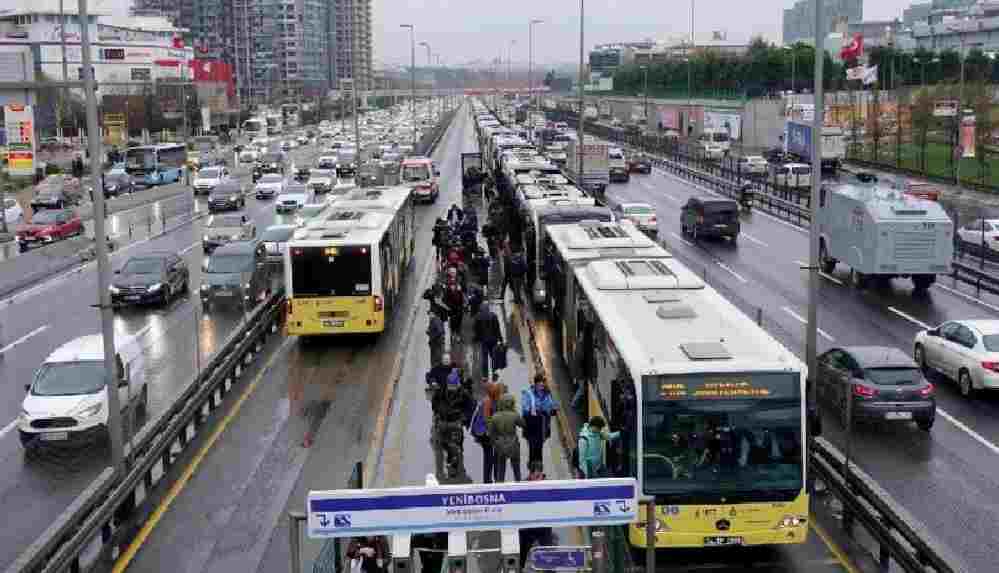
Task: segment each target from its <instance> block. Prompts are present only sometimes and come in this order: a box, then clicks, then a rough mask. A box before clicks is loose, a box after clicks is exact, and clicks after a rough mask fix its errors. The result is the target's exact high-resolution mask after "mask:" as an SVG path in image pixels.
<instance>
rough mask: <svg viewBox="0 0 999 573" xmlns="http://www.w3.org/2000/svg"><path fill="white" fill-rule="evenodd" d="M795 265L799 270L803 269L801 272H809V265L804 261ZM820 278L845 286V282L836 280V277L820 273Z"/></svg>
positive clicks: (796, 261)
mask: <svg viewBox="0 0 999 573" xmlns="http://www.w3.org/2000/svg"><path fill="white" fill-rule="evenodd" d="M794 264H796V265H798V268H799V269H801V270H803V271H807V270H808V263H806V262H804V261H799V260H795V261H794ZM819 276H820V277H822V278H824V279H826V280H827V281H829V282H834V283H836V284H838V285H839V286H843V281H841V280H839V279H838V278H836V277H834V276H832V275H829V274H826V273H824V272H822V271H819Z"/></svg>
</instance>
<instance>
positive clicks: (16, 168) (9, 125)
mask: <svg viewBox="0 0 999 573" xmlns="http://www.w3.org/2000/svg"><path fill="white" fill-rule="evenodd" d="M3 111H4V127H5V128H6V131H7V173H8V174H10V175H22V176H24V175H27V176H31V175H34V174H35V112H34V109H33V108H32V107H31V106H30V105H15V104H8V105H5V106H4V110H3Z"/></svg>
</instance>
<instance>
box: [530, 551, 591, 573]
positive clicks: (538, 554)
mask: <svg viewBox="0 0 999 573" xmlns="http://www.w3.org/2000/svg"><path fill="white" fill-rule="evenodd" d="M587 549H588V548H587V547H534V548H532V549H531V552H530V554H528V556H527V562H528V563H529V564H530V565H531V569H534V570H535V571H578V570H580V569H585V568H586V567H587V564H586V553H587Z"/></svg>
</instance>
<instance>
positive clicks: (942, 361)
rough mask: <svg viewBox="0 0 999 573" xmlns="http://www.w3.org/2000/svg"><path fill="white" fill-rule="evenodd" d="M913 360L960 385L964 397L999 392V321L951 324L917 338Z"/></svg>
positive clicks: (925, 331)
mask: <svg viewBox="0 0 999 573" xmlns="http://www.w3.org/2000/svg"><path fill="white" fill-rule="evenodd" d="M912 356H913V358H914V359H915V360H916V363H917V364H919V366H920V367H921V368H922V369H923V371H924V372H928V371H936V372H939V373H940V374H943V375H944V376H946V377H947V378H949V379H951V380H954V381H956V382H957V385H958V388H959V389H960V391H961V395H962V396H964V397H966V398H970V397H971V396H972V395H973V394H974V393H975V391H976V390H984V389H993V388H999V320H951V321H948V322H945V323H943V324H941V325H940V326H938V327H936V328H933V329H931V330H923V331H921V332H919V333H918V334H916V340H915V343H914V346H913V351H912Z"/></svg>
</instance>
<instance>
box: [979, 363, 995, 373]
mask: <svg viewBox="0 0 999 573" xmlns="http://www.w3.org/2000/svg"><path fill="white" fill-rule="evenodd" d="M982 368H984V369H986V370H991V371H992V372H999V362H988V361H986V362H982Z"/></svg>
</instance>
